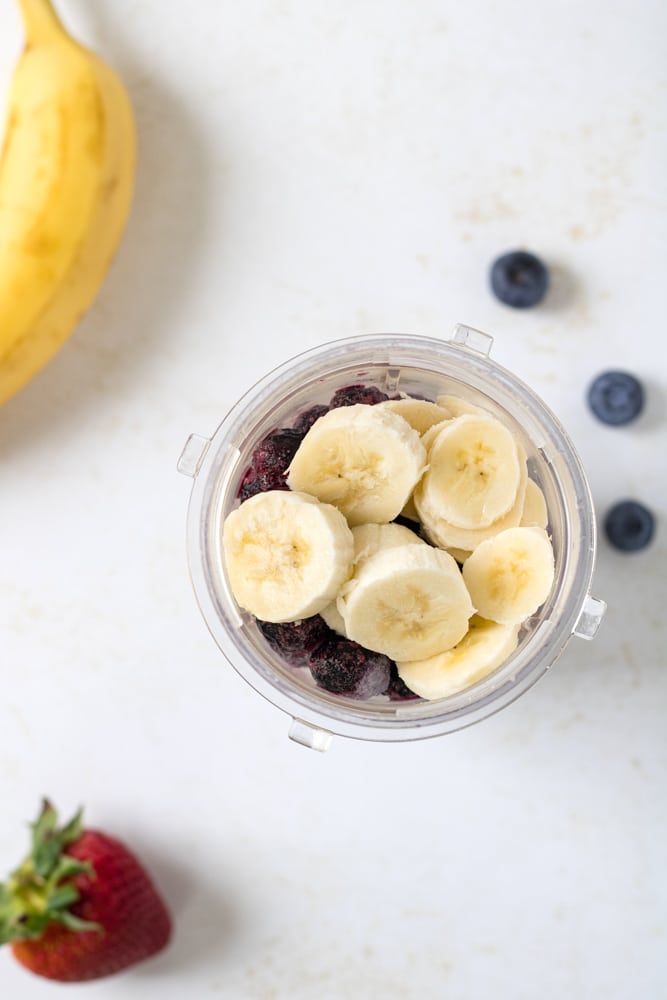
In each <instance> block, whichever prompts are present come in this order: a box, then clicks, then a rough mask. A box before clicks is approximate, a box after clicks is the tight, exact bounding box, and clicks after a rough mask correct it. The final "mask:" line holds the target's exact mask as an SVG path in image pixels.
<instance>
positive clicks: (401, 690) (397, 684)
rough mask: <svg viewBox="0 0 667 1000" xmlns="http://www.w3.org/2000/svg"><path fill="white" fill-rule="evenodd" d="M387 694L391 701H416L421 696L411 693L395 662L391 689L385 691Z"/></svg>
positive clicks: (392, 668) (391, 677)
mask: <svg viewBox="0 0 667 1000" xmlns="http://www.w3.org/2000/svg"><path fill="white" fill-rule="evenodd" d="M385 694H386V695H387V697H388V698H389V701H415V700H416V699H417V698H419V695H418V694H416V693H415V692H414V691H411V690H410V688H409V687H408V686H407V684H406V683H405V681H403V680H401V678H400V677H399V674H398V668H397V666H396V664H395V663H394V662H393V661H392V664H391V676H390V678H389V687H388V688H387V690H386V691H385Z"/></svg>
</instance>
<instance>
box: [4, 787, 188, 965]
mask: <svg viewBox="0 0 667 1000" xmlns="http://www.w3.org/2000/svg"><path fill="white" fill-rule="evenodd" d="M170 935H171V919H170V916H169V913H168V911H167V909H166V906H165V904H164V902H163V901H162V899H161V898H160V895H159V894H158V891H157V889H156V888H155V886H154V885H153V882H152V881H151V879H150V877H149V875H148V874H147V872H146V871H145V869H144V868H143V867H142V865H141V863H140V862H139V861H138V860H137V858H136V857H135V856H134V855H133V854H132V853H130V851H129V850H128V848H127V847H125V845H124V844H122V843H121V842H120V841H118V840H115V839H114V838H113V837H110V836H108V835H107V834H105V833H102V832H100V831H99V830H91V829H84V828H83V826H82V820H81V814H80V813H78V814H77V815H76V816H75V817H74V818H73V819H72V820H71V821H70V822H69V823H67V824H65V825H64V826H59V825H58V815H57V813H56V811H55V809H54V808H53V806H51V805H50V803H48V802H44V804H43V807H42V810H41V813H40V815H39V817H38V819H37V821H36V822H35V823H34V824H33V825H32V851H31V853H30V854H29V855H28V857H27V858H26V859H25V860H24V861H23V863H22V864H21V865H20V867H19V868H17V869H16V871H14V872H13V873H12V874H11V875H10V876H9V879H8V880H7V882H5V883H4V884H3V885H0V944H5V943H10V944H11V948H12V951H13V953H14V956H15V958H16V959H18V961H19V962H21V964H22V965H24V966H25V967H26V968H28V969H30V971H31V972H34V973H36V974H37V975H39V976H45V977H46V978H47V979H56V980H60V981H61V982H81V981H84V980H90V979H98V978H101V977H102V976H110V975H112V974H113V973H116V972H119V971H120V970H121V969H125V968H127V967H128V966H131V965H134V964H135V963H137V962H141V961H143V960H144V959H146V958H149V957H150V956H152V955H155V954H157V952H159V951H161V950H162V949H163V948H164V947H165V946H166V944H167V943H168V941H169V938H170Z"/></svg>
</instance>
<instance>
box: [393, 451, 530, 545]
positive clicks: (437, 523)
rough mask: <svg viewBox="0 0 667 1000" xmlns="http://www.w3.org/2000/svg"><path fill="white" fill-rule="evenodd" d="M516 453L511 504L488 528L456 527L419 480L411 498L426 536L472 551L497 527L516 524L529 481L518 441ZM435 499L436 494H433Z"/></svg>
mask: <svg viewBox="0 0 667 1000" xmlns="http://www.w3.org/2000/svg"><path fill="white" fill-rule="evenodd" d="M517 455H518V459H519V488H518V490H517V493H516V498H515V501H514V504H513V505H512V507H511V508H510V510H508V512H507V513H506V514H504V515H503V516H502V517H500V518H498V520H496V521H493V522H492V523H491V524H490V525H489V526H488V528H476V529H469V528H459V527H457V526H456V525H453V524H450V523H449V522H448V521H446V520H445V518H444V517H443V516H442V512H441V511H440V509H439V508H438V507H437V506H433V498H432V497H431V496H424V493H423V481H422V482H421V483H419V484H418V486H417V487H416V489H415V491H414V493H413V494H412V498H413V501H414V505H415V507H416V509H417V513H418V514H419V520H420V521H421V523H422V527H423V529H424V530H425V532H426V534H427V535H428V538H429V540H430V541H431V542H432V543H433V544H434V545H437V546H439V547H440V548H442V549H448V550H451V549H453V548H456V549H461V550H462V551H465V552H472V551H473V550H474V549H475V548H476V547H477V546H478V545H481V543H482V542H485V541H487V540H488V539H489V538H493V536H494V535H497V534H498V532H500V531H505V530H506V529H507V528H514V527H516V526H517V525H518V524H519V522H520V520H521V515H522V513H523V502H524V497H525V493H526V485H527V482H528V467H527V464H526V453H525V451H524V450H523V447H522V446H521V445H520V444H519V443H518V442H517ZM435 502H436V503H437V496H436V497H435Z"/></svg>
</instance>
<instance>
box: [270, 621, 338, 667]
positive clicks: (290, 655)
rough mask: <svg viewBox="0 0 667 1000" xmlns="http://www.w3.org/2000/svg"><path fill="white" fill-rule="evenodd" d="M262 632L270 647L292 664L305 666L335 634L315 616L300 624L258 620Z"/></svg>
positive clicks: (299, 622)
mask: <svg viewBox="0 0 667 1000" xmlns="http://www.w3.org/2000/svg"><path fill="white" fill-rule="evenodd" d="M257 625H258V627H259V630H260V632H261V633H262V635H263V636H264V638H265V639H266V641H267V642H268V644H269V645H270V646H273V648H274V649H275V650H276V652H278V653H280V654H281V655H282V656H284V657H285V659H286V660H287V661H288V662H290V663H296V664H298V665H301V664H303V662H304V661H305V660H306V659H307V657H308V656H309V655H310V653H312V651H313V650H314V649H316V648H317V646H320V645H321V644H322V643H323V642H327V641H328V640H329V639H331V638H332V637H333V636H334V635H335V633H334V632H333V631H332V630H331V629H330V628H329V626H328V625H327V624H326V622H325V621H324V619H323V618H321V617H320V616H319V615H313V616H312V617H311V618H302V619H301V621H298V622H280V623H275V622H263V621H260V620H259V619H257Z"/></svg>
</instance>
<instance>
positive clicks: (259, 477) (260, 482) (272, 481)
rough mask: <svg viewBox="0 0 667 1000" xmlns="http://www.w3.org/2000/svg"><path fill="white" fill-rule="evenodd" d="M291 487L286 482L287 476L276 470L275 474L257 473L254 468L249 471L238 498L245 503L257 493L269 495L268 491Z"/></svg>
mask: <svg viewBox="0 0 667 1000" xmlns="http://www.w3.org/2000/svg"><path fill="white" fill-rule="evenodd" d="M288 489H289V486H288V485H287V483H286V482H285V476H284V475H283V474H282V473H281V472H278V471H276V470H274V471H273V472H256V471H255V470H254V469H253V468H250V469H248V471H247V472H246V474H245V475H244V477H243V479H242V480H241V485H240V486H239V491H238V494H237V495H238V498H239V500H240V501H241V503H243V501H244V500H248V499H249V498H250V497H254V496H255V494H256V493H267V492H268V490H288Z"/></svg>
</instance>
